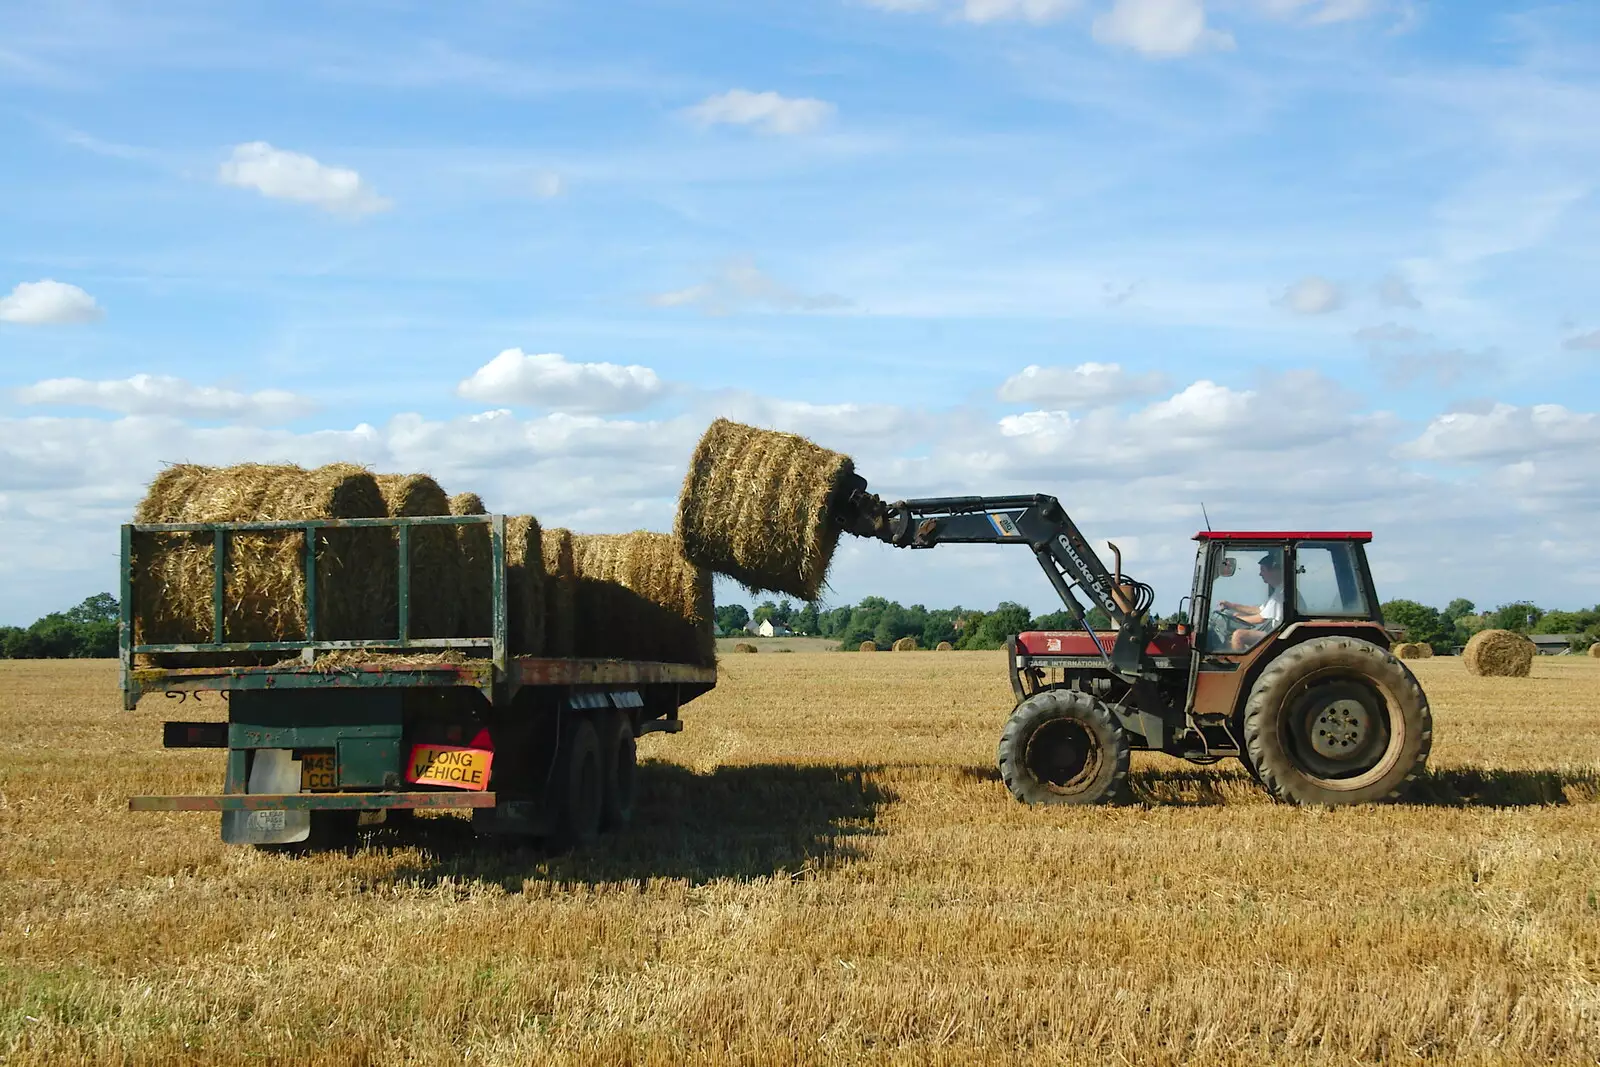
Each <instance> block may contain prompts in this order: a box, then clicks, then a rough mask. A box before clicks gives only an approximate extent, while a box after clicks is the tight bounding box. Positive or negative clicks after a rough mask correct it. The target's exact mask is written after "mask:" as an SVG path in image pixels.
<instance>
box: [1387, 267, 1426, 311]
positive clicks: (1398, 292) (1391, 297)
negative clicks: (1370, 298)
mask: <svg viewBox="0 0 1600 1067" xmlns="http://www.w3.org/2000/svg"><path fill="white" fill-rule="evenodd" d="M1378 302H1379V303H1380V304H1382V305H1383V306H1384V307H1386V308H1407V309H1409V310H1412V311H1415V310H1417V309H1418V308H1420V307H1421V306H1422V301H1420V300H1418V299H1417V294H1416V293H1414V292H1412V291H1411V286H1410V284H1409V283H1408V282H1407V281H1406V280H1405V279H1404V278H1402V277H1400V276H1399V275H1398V274H1391V275H1389V276H1388V277H1386V278H1384V279H1383V281H1381V282H1379V283H1378Z"/></svg>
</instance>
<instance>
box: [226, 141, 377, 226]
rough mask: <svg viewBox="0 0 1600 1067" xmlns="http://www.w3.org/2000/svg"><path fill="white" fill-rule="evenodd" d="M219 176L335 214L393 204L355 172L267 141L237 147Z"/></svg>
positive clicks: (229, 182)
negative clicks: (323, 162) (275, 145)
mask: <svg viewBox="0 0 1600 1067" xmlns="http://www.w3.org/2000/svg"><path fill="white" fill-rule="evenodd" d="M217 177H218V179H219V180H220V181H221V182H222V183H223V184H224V185H234V186H238V187H239V188H241V189H254V190H256V191H257V192H259V193H260V194H261V195H262V196H267V197H271V198H272V199H274V200H293V201H297V202H299V203H302V204H315V205H316V206H317V207H320V208H322V209H323V210H325V211H330V212H333V213H335V214H342V215H370V214H372V213H374V212H378V211H385V210H387V209H388V208H390V207H392V206H393V202H392V201H389V200H386V199H384V198H383V197H381V196H379V195H378V194H377V193H375V192H374V191H373V189H372V186H370V185H368V184H367V183H366V182H365V181H363V180H362V177H361V175H360V174H358V173H356V172H355V171H353V170H350V169H348V168H346V167H330V166H327V165H325V164H322V163H319V162H317V161H316V160H315V159H312V158H311V157H310V156H307V155H302V154H301V153H299V152H289V151H285V150H283V149H281V148H274V147H273V146H272V145H270V144H268V143H267V142H265V141H251V142H250V143H248V144H241V145H235V146H234V149H233V155H232V156H231V157H230V158H229V159H228V160H227V161H225V162H224V163H223V164H222V165H221V166H220V167H219V168H218V170H217Z"/></svg>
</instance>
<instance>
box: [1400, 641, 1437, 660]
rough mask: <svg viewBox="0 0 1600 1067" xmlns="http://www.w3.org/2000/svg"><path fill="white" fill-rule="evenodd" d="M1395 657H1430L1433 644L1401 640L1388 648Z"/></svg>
mask: <svg viewBox="0 0 1600 1067" xmlns="http://www.w3.org/2000/svg"><path fill="white" fill-rule="evenodd" d="M1389 651H1390V652H1392V653H1394V655H1395V658H1396V659H1431V658H1432V657H1433V646H1432V645H1430V644H1427V643H1426V642H1423V641H1401V642H1400V643H1399V644H1397V645H1395V646H1394V647H1393V648H1391V649H1390V650H1389Z"/></svg>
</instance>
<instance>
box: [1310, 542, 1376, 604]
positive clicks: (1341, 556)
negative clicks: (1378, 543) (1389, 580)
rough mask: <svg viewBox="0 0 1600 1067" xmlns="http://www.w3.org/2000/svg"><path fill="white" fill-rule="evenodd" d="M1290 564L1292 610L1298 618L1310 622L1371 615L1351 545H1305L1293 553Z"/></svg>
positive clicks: (1345, 543) (1343, 543)
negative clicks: (1291, 570)
mask: <svg viewBox="0 0 1600 1067" xmlns="http://www.w3.org/2000/svg"><path fill="white" fill-rule="evenodd" d="M1294 561H1295V567H1294V606H1295V611H1297V612H1298V613H1299V614H1301V615H1304V616H1305V617H1307V618H1312V619H1316V618H1322V617H1325V616H1329V615H1334V616H1356V617H1360V618H1366V617H1368V616H1370V615H1371V614H1372V610H1371V606H1370V605H1369V604H1368V603H1367V596H1366V592H1365V591H1364V590H1363V589H1362V583H1361V571H1360V569H1359V568H1358V566H1357V562H1356V549H1355V546H1354V545H1352V544H1350V543H1349V542H1348V541H1306V542H1304V543H1302V544H1301V545H1299V546H1298V547H1297V548H1296V549H1295V553H1294Z"/></svg>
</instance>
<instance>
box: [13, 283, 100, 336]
mask: <svg viewBox="0 0 1600 1067" xmlns="http://www.w3.org/2000/svg"><path fill="white" fill-rule="evenodd" d="M104 316H105V311H104V310H103V309H102V308H101V307H100V305H99V304H97V303H95V300H94V297H92V296H90V295H89V294H88V293H86V292H84V291H83V290H82V289H79V288H78V287H77V286H76V285H68V284H67V283H66V282H58V281H53V280H51V279H49V278H45V279H44V280H42V281H37V282H21V283H19V284H18V285H17V287H16V288H15V289H13V290H11V295H10V296H6V297H0V322H15V323H18V324H20V325H24V326H49V325H61V324H64V323H74V322H94V321H95V320H96V319H99V318H103V317H104Z"/></svg>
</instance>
